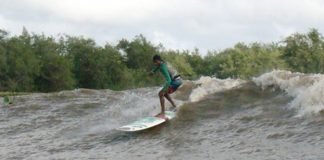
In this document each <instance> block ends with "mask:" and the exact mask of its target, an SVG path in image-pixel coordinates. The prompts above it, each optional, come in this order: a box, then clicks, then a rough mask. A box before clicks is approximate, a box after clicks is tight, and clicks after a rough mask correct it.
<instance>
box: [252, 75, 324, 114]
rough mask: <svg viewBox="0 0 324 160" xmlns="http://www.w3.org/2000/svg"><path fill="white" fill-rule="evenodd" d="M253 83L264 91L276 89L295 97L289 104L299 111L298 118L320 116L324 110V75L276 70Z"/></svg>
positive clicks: (255, 79) (254, 79)
mask: <svg viewBox="0 0 324 160" xmlns="http://www.w3.org/2000/svg"><path fill="white" fill-rule="evenodd" d="M253 81H254V82H255V83H256V84H257V85H258V86H261V87H262V88H263V89H264V88H268V87H275V88H279V89H281V90H283V91H285V92H286V93H287V94H288V95H290V96H292V97H294V99H293V101H292V102H291V103H290V104H289V106H290V107H292V108H295V109H297V110H298V115H297V116H304V115H309V114H318V113H319V112H320V111H322V110H324V75H322V74H303V73H292V72H290V71H283V70H274V71H272V72H269V73H265V74H263V75H261V76H260V77H257V78H253Z"/></svg>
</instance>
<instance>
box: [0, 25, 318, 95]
mask: <svg viewBox="0 0 324 160" xmlns="http://www.w3.org/2000/svg"><path fill="white" fill-rule="evenodd" d="M154 54H160V55H161V56H162V57H163V58H164V59H165V60H166V61H168V62H169V63H170V64H172V65H173V67H174V68H176V69H177V70H178V72H179V73H180V74H181V75H182V76H183V77H184V78H186V79H195V78H197V77H199V76H201V75H208V76H217V77H219V78H228V77H234V78H243V79H248V78H251V77H252V76H257V75H259V74H262V73H264V72H267V71H270V70H273V69H288V70H292V71H299V72H304V73H323V72H324V39H323V36H322V35H321V34H320V33H319V32H318V31H317V30H316V29H311V30H310V31H309V32H308V33H306V34H300V33H296V34H293V35H291V36H289V37H287V38H285V39H284V40H283V41H281V42H279V43H272V44H262V43H252V44H249V45H247V44H244V43H238V44H236V45H235V46H234V47H233V48H228V49H225V50H222V51H210V52H209V53H208V54H207V55H206V56H201V54H200V53H199V50H198V49H195V50H194V51H179V50H167V49H165V48H164V47H163V46H162V45H154V44H152V43H151V42H149V41H147V40H146V39H145V37H143V36H142V35H139V36H136V37H135V38H134V39H133V40H131V41H130V40H126V39H122V40H120V41H119V42H118V44H117V45H111V44H109V43H107V44H106V45H104V46H98V45H97V44H96V43H95V41H94V40H92V39H89V38H84V37H72V36H68V35H65V36H60V37H52V36H45V35H43V34H41V35H39V34H34V33H32V34H30V33H28V31H27V30H26V29H25V28H24V29H23V31H22V34H21V35H19V36H10V35H9V34H8V32H7V31H4V30H0V91H16V92H17V91H24V92H29V91H40V92H50V91H58V90H66V89H73V88H94V89H102V88H109V89H115V90H116V89H117V90H118V89H127V88H134V87H144V86H152V85H157V84H159V83H161V81H162V80H163V79H161V78H159V77H155V78H154V77H153V78H152V77H148V76H147V73H148V71H150V70H151V68H152V61H151V59H152V56H153V55H154Z"/></svg>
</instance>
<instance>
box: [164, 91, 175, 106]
mask: <svg viewBox="0 0 324 160" xmlns="http://www.w3.org/2000/svg"><path fill="white" fill-rule="evenodd" d="M165 98H166V99H167V100H168V101H169V102H170V103H171V104H172V106H173V107H174V108H176V107H177V106H176V105H175V103H174V102H173V100H172V98H171V97H170V94H168V93H166V94H165Z"/></svg>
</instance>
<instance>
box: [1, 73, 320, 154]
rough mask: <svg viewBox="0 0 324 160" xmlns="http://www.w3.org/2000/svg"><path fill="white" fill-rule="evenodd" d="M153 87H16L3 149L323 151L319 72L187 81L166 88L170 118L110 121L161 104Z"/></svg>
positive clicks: (6, 112)
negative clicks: (137, 128) (151, 122)
mask: <svg viewBox="0 0 324 160" xmlns="http://www.w3.org/2000/svg"><path fill="white" fill-rule="evenodd" d="M159 89H160V88H159V87H152V88H139V89H134V90H125V91H111V90H90V89H76V90H73V91H61V92H56V93H47V94H45V93H34V94H30V95H24V96H16V97H14V103H13V104H12V105H9V106H6V105H4V104H1V105H0V137H1V139H0V159H6V160H7V159H8V160H16V159H17V160H19V159H28V160H34V159H41V160H42V159H77V160H79V159H91V160H92V159H108V160H125V159H131V160H142V159H144V160H146V159H147V160H155V159H157V160H185V159H186V160H187V159H188V160H191V159H192V160H201V159H211V160H321V159H324V152H323V151H324V113H323V111H324V76H323V75H315V74H301V73H291V72H288V71H273V72H270V73H266V74H263V75H261V76H259V77H256V78H254V79H253V80H251V81H243V80H239V79H225V80H221V79H217V78H211V77H201V78H200V79H199V80H197V81H185V83H184V85H183V86H182V87H181V88H180V89H179V91H177V92H176V94H174V95H172V96H173V98H175V100H176V103H177V104H178V111H177V116H176V118H174V119H173V120H171V121H169V122H167V123H164V124H162V125H160V126H157V127H154V128H152V129H148V130H145V131H142V132H134V133H127V132H121V131H117V130H116V128H118V127H120V126H122V125H125V124H128V123H130V122H133V121H135V120H138V119H140V118H143V117H146V116H151V115H155V114H156V113H158V112H159V109H160V108H159V100H158V97H157V93H158V91H159ZM1 101H2V99H1ZM167 106H168V107H170V105H169V104H168V105H167Z"/></svg>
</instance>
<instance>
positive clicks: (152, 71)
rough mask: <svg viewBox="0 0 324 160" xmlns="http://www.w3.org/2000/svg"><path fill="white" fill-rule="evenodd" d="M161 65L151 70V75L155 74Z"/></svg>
mask: <svg viewBox="0 0 324 160" xmlns="http://www.w3.org/2000/svg"><path fill="white" fill-rule="evenodd" d="M159 68H160V67H155V68H153V69H152V70H151V72H150V73H149V75H150V76H151V75H153V74H154V73H155V72H156V71H157V70H158V69H159Z"/></svg>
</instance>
